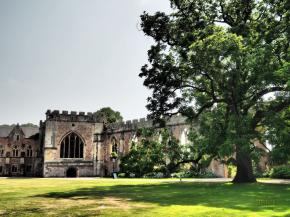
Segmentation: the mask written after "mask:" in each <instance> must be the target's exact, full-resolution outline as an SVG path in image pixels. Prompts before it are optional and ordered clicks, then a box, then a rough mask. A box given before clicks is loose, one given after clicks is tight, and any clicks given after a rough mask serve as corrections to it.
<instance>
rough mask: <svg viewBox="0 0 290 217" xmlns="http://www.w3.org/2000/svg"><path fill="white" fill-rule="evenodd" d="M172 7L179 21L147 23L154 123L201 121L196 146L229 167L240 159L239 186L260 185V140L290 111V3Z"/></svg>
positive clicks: (267, 0)
mask: <svg viewBox="0 0 290 217" xmlns="http://www.w3.org/2000/svg"><path fill="white" fill-rule="evenodd" d="M170 2H171V6H172V8H173V11H172V13H171V14H165V13H162V12H157V13H156V14H154V15H149V14H147V13H144V14H143V15H142V16H141V20H142V23H141V27H142V29H143V31H144V33H145V34H146V35H148V36H151V37H152V38H153V39H154V40H155V42H156V43H155V44H154V45H153V46H152V47H151V49H150V50H149V51H148V59H149V64H146V65H144V66H143V67H142V72H141V73H140V76H141V77H142V78H145V80H144V85H145V86H146V87H148V88H149V89H151V90H152V91H153V94H152V97H150V98H149V99H148V105H147V108H148V109H149V110H150V111H151V115H150V117H151V118H154V119H155V120H161V119H163V118H164V117H166V116H170V115H173V114H176V113H181V114H182V115H184V116H186V117H188V119H189V120H191V121H192V120H195V121H196V120H197V121H199V122H200V132H199V135H197V136H196V139H198V140H199V141H200V142H201V143H203V144H206V145H207V147H206V150H207V151H209V152H210V153H211V154H213V155H215V156H216V157H219V158H225V159H226V158H230V157H231V156H233V154H234V153H235V159H234V160H235V164H236V165H237V174H236V176H235V178H234V180H233V181H234V182H255V181H256V179H255V177H254V174H253V168H252V153H253V152H254V150H255V148H254V145H253V140H254V139H260V138H262V136H263V132H262V131H260V130H259V128H260V127H261V125H263V124H264V123H265V120H266V119H268V118H269V117H270V116H271V115H273V114H275V113H280V112H282V111H283V110H285V109H286V108H287V107H289V105H290V62H289V61H290V46H289V39H290V25H289V23H290V14H289V11H290V4H289V0H257V1H254V0H232V1H227V0H171V1H170ZM272 126H273V127H274V126H275V125H272ZM281 145H282V143H281Z"/></svg>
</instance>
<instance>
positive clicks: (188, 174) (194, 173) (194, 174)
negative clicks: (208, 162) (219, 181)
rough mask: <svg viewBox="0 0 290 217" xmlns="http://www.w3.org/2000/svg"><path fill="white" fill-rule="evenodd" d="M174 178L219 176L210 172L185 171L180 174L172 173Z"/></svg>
mask: <svg viewBox="0 0 290 217" xmlns="http://www.w3.org/2000/svg"><path fill="white" fill-rule="evenodd" d="M171 177H172V178H217V176H216V175H215V174H214V173H212V172H210V171H193V170H189V171H183V172H179V173H172V174H171Z"/></svg>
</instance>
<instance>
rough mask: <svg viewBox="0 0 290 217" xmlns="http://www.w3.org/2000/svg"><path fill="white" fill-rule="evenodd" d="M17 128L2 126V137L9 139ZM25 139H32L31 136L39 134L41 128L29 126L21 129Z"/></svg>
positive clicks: (0, 131) (0, 135) (0, 127)
mask: <svg viewBox="0 0 290 217" xmlns="http://www.w3.org/2000/svg"><path fill="white" fill-rule="evenodd" d="M14 127H15V126H8V125H3V126H0V137H8V136H9V134H10V132H11V131H12V130H13V128H14ZM20 128H21V129H22V131H23V133H24V135H25V138H30V137H31V136H33V135H35V134H37V133H39V128H38V126H27V127H21V126H20Z"/></svg>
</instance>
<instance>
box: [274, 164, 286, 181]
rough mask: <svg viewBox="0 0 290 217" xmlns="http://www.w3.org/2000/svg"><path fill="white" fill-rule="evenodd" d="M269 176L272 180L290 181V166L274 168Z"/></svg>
mask: <svg viewBox="0 0 290 217" xmlns="http://www.w3.org/2000/svg"><path fill="white" fill-rule="evenodd" d="M269 175H270V177H271V178H280V179H290V166H289V165H283V166H276V167H273V168H272V169H271V171H270V174H269Z"/></svg>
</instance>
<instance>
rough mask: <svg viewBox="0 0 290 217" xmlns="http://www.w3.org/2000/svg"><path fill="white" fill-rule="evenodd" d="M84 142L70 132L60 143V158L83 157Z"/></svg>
mask: <svg viewBox="0 0 290 217" xmlns="http://www.w3.org/2000/svg"><path fill="white" fill-rule="evenodd" d="M83 156H84V143H83V140H82V139H81V138H80V137H79V136H78V135H77V134H76V133H70V134H68V135H67V136H66V137H64V138H63V140H62V142H61V145H60V158H83Z"/></svg>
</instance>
